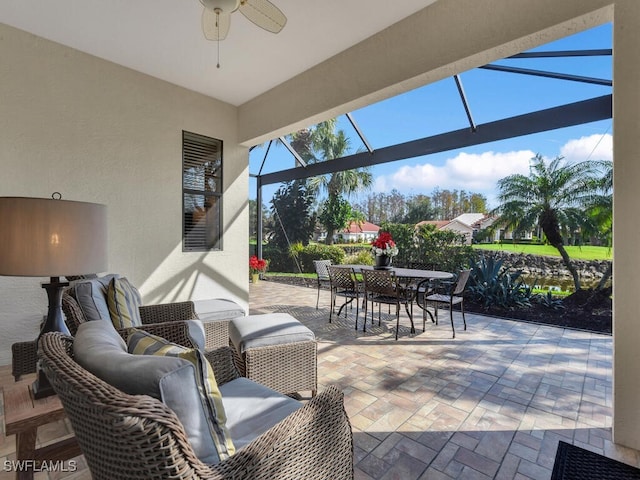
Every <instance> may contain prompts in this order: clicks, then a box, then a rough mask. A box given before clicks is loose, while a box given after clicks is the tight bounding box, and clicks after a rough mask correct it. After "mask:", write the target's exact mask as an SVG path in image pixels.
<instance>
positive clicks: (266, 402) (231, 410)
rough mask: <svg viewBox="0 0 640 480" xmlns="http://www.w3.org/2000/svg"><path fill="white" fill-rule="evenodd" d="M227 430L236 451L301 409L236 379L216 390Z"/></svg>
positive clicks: (261, 387)
mask: <svg viewBox="0 0 640 480" xmlns="http://www.w3.org/2000/svg"><path fill="white" fill-rule="evenodd" d="M220 393H222V403H223V404H224V406H225V411H226V412H227V428H228V429H229V433H231V438H233V444H234V445H235V447H236V450H239V449H240V448H242V447H244V446H245V445H247V444H248V443H250V442H251V441H252V440H254V439H255V438H257V437H258V436H259V435H261V434H262V433H264V432H266V431H267V430H269V429H270V428H271V427H273V426H274V425H275V424H276V423H278V422H279V421H281V420H283V419H284V418H285V417H287V416H288V415H289V414H291V413H292V412H295V411H296V410H297V409H299V408H300V407H302V403H300V402H298V401H297V400H294V399H293V398H291V397H287V396H285V395H282V394H280V393H278V392H276V391H274V390H271V389H270V388H267V387H265V386H264V385H261V384H259V383H256V382H252V381H251V380H249V379H247V378H244V377H240V378H237V379H235V380H232V381H230V382H228V383H225V384H224V385H222V386H221V387H220Z"/></svg>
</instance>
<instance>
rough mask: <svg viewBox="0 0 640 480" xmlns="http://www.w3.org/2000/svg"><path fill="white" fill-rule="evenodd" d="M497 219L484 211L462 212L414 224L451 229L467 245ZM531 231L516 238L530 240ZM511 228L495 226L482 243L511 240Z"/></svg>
mask: <svg viewBox="0 0 640 480" xmlns="http://www.w3.org/2000/svg"><path fill="white" fill-rule="evenodd" d="M496 220H497V217H492V216H489V215H485V214H484V213H463V214H462V215H458V216H457V217H456V218H454V219H453V220H425V221H422V222H419V223H418V224H416V226H418V225H423V224H426V225H435V227H436V228H437V229H438V230H453V231H454V232H456V233H459V234H461V235H464V237H465V239H466V243H467V245H471V244H472V243H473V239H474V237H475V235H476V233H478V232H479V231H481V230H485V229H487V228H490V227H491V226H492V225H493V224H494V223H495V222H496ZM532 238H533V233H532V232H526V233H524V234H523V235H521V236H520V237H519V238H518V240H531V239H532ZM513 239H514V236H513V230H511V229H504V228H496V229H495V230H493V231H492V232H491V235H490V236H489V237H487V238H484V239H483V240H482V242H483V243H493V242H499V241H501V240H513Z"/></svg>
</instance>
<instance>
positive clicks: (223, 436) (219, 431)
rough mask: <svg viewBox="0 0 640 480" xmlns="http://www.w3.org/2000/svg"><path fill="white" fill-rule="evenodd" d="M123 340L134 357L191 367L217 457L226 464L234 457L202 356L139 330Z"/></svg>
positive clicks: (218, 397) (213, 383)
mask: <svg viewBox="0 0 640 480" xmlns="http://www.w3.org/2000/svg"><path fill="white" fill-rule="evenodd" d="M132 331H133V333H131V334H130V335H129V337H128V340H127V346H128V351H129V353H133V354H135V355H158V356H168V357H178V358H183V359H185V360H187V361H189V362H191V363H192V364H193V366H194V367H195V370H196V383H197V385H198V392H199V394H200V399H201V400H202V404H203V405H204V406H205V409H206V411H207V412H208V415H207V417H206V418H207V420H208V421H207V423H206V425H207V427H208V428H209V430H210V431H211V436H212V438H213V441H214V443H215V445H216V450H217V451H218V456H219V457H220V459H221V460H226V459H227V458H229V457H230V456H231V455H233V454H234V453H235V448H234V445H233V441H232V440H231V435H230V434H229V432H228V430H227V427H226V422H227V417H226V415H225V409H224V405H223V404H222V398H221V395H220V390H219V389H218V384H217V382H216V377H215V375H214V373H213V368H211V365H210V364H209V361H208V360H207V359H206V358H205V356H204V355H203V354H202V352H200V351H199V350H197V349H193V348H185V347H183V346H181V345H176V344H175V343H171V342H169V341H167V340H165V339H164V338H161V337H158V336H156V335H152V334H150V333H147V332H145V331H143V330H136V329H132Z"/></svg>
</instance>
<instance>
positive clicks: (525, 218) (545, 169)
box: [497, 154, 598, 291]
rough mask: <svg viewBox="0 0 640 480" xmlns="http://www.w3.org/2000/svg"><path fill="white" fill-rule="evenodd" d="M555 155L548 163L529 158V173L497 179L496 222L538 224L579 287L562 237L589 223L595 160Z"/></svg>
mask: <svg viewBox="0 0 640 480" xmlns="http://www.w3.org/2000/svg"><path fill="white" fill-rule="evenodd" d="M562 160H563V158H562V157H556V158H555V159H554V160H552V161H551V162H549V163H548V164H547V163H546V162H545V161H544V159H543V158H542V156H541V155H539V154H538V155H536V156H535V157H534V158H533V159H531V165H530V171H529V176H526V175H521V174H515V175H509V176H508V177H505V178H503V179H501V180H499V181H498V190H499V195H498V200H499V201H500V206H499V207H498V208H497V211H498V213H499V214H500V220H499V222H500V223H501V224H503V225H505V226H508V227H511V228H513V229H514V232H516V233H517V232H525V231H531V230H533V229H534V228H535V227H537V226H539V227H540V228H541V229H542V232H543V233H544V235H545V237H546V239H547V241H548V242H549V244H551V245H552V246H554V247H555V248H556V249H557V250H558V252H559V253H560V256H561V257H562V261H563V263H564V265H565V266H566V267H567V270H569V272H570V273H571V276H572V277H573V283H574V287H575V289H576V291H577V290H580V287H581V285H580V277H579V276H578V271H577V270H576V268H575V267H574V265H573V264H572V263H571V259H570V258H569V254H568V253H567V251H566V249H565V248H564V245H565V238H568V237H570V236H571V235H573V234H575V232H577V231H579V230H580V229H583V228H584V227H586V226H587V225H590V219H589V216H588V215H587V212H586V209H587V207H588V206H589V205H591V204H592V203H593V201H594V199H595V197H596V196H597V185H598V178H597V173H598V168H597V164H596V162H589V161H587V162H581V163H577V164H572V165H570V164H567V163H565V162H563V161H562Z"/></svg>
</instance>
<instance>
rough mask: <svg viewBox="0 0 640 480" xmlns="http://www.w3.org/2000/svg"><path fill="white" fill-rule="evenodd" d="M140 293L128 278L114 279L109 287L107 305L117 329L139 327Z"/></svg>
mask: <svg viewBox="0 0 640 480" xmlns="http://www.w3.org/2000/svg"><path fill="white" fill-rule="evenodd" d="M141 304H142V300H141V298H140V293H138V290H137V289H135V288H134V287H133V286H132V285H131V283H129V280H127V279H126V278H112V279H111V281H110V282H109V286H108V287H107V305H108V307H109V315H110V318H111V321H112V322H113V326H114V327H116V328H117V329H121V328H130V327H139V326H140V325H142V320H141V319H140V305H141Z"/></svg>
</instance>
